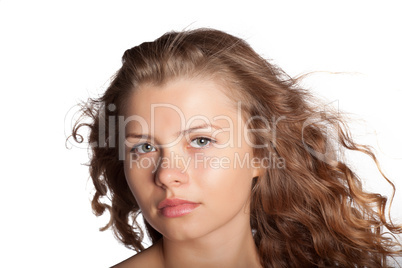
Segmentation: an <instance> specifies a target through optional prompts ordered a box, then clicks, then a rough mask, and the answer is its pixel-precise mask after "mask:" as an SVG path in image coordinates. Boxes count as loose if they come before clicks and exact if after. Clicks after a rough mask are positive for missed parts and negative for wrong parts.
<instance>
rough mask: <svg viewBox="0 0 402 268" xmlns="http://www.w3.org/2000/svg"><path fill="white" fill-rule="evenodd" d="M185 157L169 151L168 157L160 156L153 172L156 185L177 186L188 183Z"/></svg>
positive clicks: (163, 186) (164, 186)
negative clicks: (154, 172)
mask: <svg viewBox="0 0 402 268" xmlns="http://www.w3.org/2000/svg"><path fill="white" fill-rule="evenodd" d="M185 162H186V159H185V158H184V157H183V156H181V155H177V154H175V153H174V152H170V153H169V156H168V157H162V159H161V161H160V162H159V163H160V164H159V166H158V168H157V170H156V174H155V183H156V185H158V186H160V187H162V188H170V187H178V186H181V185H183V184H186V183H188V180H189V178H188V173H187V170H186V168H187V166H186V163H185Z"/></svg>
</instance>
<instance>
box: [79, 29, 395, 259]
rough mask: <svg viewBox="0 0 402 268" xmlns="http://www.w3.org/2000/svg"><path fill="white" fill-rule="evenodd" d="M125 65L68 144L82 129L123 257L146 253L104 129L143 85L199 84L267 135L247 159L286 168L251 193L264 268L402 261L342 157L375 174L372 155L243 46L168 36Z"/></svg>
mask: <svg viewBox="0 0 402 268" xmlns="http://www.w3.org/2000/svg"><path fill="white" fill-rule="evenodd" d="M122 61H123V65H122V67H121V69H120V70H119V71H118V72H117V73H116V75H115V76H114V77H113V80H112V82H111V84H110V86H109V87H108V89H107V90H106V92H105V93H104V95H103V96H101V97H100V98H98V99H90V100H89V101H88V102H87V103H85V104H83V105H82V112H83V117H86V118H88V117H89V119H90V122H89V123H88V121H86V122H84V121H81V120H78V121H77V122H76V125H75V126H74V129H73V134H72V136H73V138H74V139H75V141H77V142H80V141H82V136H81V135H80V134H79V133H78V132H79V129H80V128H81V127H83V126H85V127H89V130H90V132H89V143H90V144H91V160H90V164H89V166H90V176H91V178H92V181H93V184H94V186H95V190H96V191H95V194H94V196H93V200H92V208H93V211H94V213H95V214H96V215H98V216H99V215H102V214H103V213H104V212H105V211H106V210H108V211H109V212H110V222H109V223H108V224H107V225H106V226H105V227H104V228H103V229H102V230H104V229H107V228H109V227H110V228H112V229H113V231H114V233H115V235H116V237H117V238H118V239H119V240H120V241H121V242H122V243H124V244H125V245H126V246H127V247H129V248H132V249H134V250H136V251H137V252H139V251H142V250H143V249H144V247H143V245H142V241H143V237H144V232H143V231H142V230H141V228H140V227H139V224H138V222H137V216H138V215H139V214H140V213H141V211H140V209H139V206H138V204H137V203H136V200H135V198H134V196H133V194H132V193H131V191H130V188H129V186H128V184H127V182H126V178H125V175H124V170H123V161H122V160H120V158H119V152H118V150H119V148H118V146H116V144H118V142H119V141H118V135H115V133H118V129H117V126H118V124H117V121H114V122H109V121H110V120H117V116H118V115H123V114H124V109H125V105H127V103H126V100H127V99H128V96H129V95H130V94H132V92H133V91H135V90H136V89H137V88H138V87H139V86H140V85H143V84H145V83H147V84H152V85H162V84H164V83H167V82H169V81H171V80H173V79H176V78H183V77H184V78H202V79H212V80H214V81H216V82H218V83H221V84H222V85H224V86H225V88H226V89H227V93H228V96H230V97H231V98H233V100H234V101H239V100H240V101H241V105H242V107H241V108H242V111H243V112H244V114H243V117H244V119H245V121H247V120H248V119H249V118H265V119H266V120H267V121H266V122H269V126H267V124H266V122H265V121H264V120H252V121H251V123H250V124H249V128H250V129H263V128H265V129H267V131H266V132H262V131H255V132H253V141H254V143H255V144H260V145H262V146H258V148H254V154H255V155H256V156H258V157H261V158H263V157H268V156H272V155H274V156H276V157H278V158H279V157H280V158H281V159H284V161H285V167H284V168H266V170H265V172H264V175H262V176H260V177H258V178H255V180H254V183H253V188H252V190H251V222H250V224H251V228H252V230H253V233H254V241H255V244H256V245H257V248H258V250H259V256H260V261H261V264H262V266H263V267H387V264H388V259H389V258H393V257H398V256H401V255H402V250H401V244H400V243H399V242H398V240H397V239H396V238H395V236H394V235H393V234H400V233H401V232H402V227H401V226H399V225H396V224H393V223H392V221H391V219H390V218H389V214H387V213H386V209H387V203H388V202H387V198H386V197H384V196H382V195H380V194H376V193H368V192H366V191H364V190H363V189H362V183H361V181H360V179H359V178H358V176H357V175H356V173H354V172H353V171H352V170H351V168H350V167H349V166H348V165H347V164H346V163H345V162H346V161H345V160H344V158H343V157H342V155H343V153H342V152H343V151H347V150H352V151H360V152H362V153H363V154H366V155H368V156H370V157H371V158H372V159H373V160H374V163H375V164H377V167H378V169H379V170H380V168H379V165H378V161H377V158H376V157H375V155H374V153H373V152H372V150H371V149H370V147H368V146H364V145H359V144H356V143H355V142H354V141H353V140H352V138H351V136H350V134H349V131H348V128H347V126H346V124H345V120H344V119H343V118H341V115H339V114H338V113H335V112H322V111H320V108H319V107H320V106H319V105H316V104H317V102H315V101H313V98H312V96H311V95H310V94H309V93H308V92H307V91H306V90H304V89H303V88H301V86H300V83H299V82H298V79H293V78H291V77H289V76H288V75H286V74H285V73H284V72H283V71H282V70H281V69H279V68H278V67H276V66H275V65H273V64H271V63H270V62H269V61H267V60H266V59H264V58H262V57H261V56H259V55H258V54H257V53H256V52H255V51H254V50H253V49H252V48H251V47H250V46H249V45H248V44H247V43H246V42H245V41H244V40H242V39H239V38H237V37H234V36H232V35H229V34H227V33H224V32H221V31H217V30H212V29H198V30H192V31H184V32H170V33H166V34H164V35H163V36H161V37H160V38H158V39H156V40H155V41H154V42H146V43H142V44H141V45H139V46H136V47H133V48H131V49H129V50H127V51H126V52H125V53H124V55H123V60H122ZM111 105H112V106H111ZM110 107H112V108H110ZM279 118H281V119H280V120H278V119H279ZM263 121H264V122H263ZM109 128H115V129H109ZM273 130H275V131H273ZM380 172H381V170H380ZM381 174H382V173H381ZM383 177H384V182H385V181H387V182H388V183H390V185H391V186H392V188H393V190H394V192H395V187H394V185H393V184H392V183H391V182H390V181H389V180H388V179H387V178H386V177H385V176H384V175H383ZM103 197H109V198H110V200H111V205H108V204H107V202H104V201H103ZM391 200H392V199H391ZM391 203H392V202H391ZM145 226H146V229H147V230H146V231H147V233H148V235H149V236H150V238H151V241H152V242H153V243H155V242H156V241H157V240H159V239H160V238H161V237H162V235H161V234H160V233H159V232H158V231H156V230H155V229H153V228H152V227H151V226H150V225H149V224H148V223H147V222H146V220H145ZM386 230H388V231H389V232H386ZM387 233H388V234H391V235H388V234H387Z"/></svg>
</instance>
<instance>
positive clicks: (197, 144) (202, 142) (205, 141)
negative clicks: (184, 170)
mask: <svg viewBox="0 0 402 268" xmlns="http://www.w3.org/2000/svg"><path fill="white" fill-rule="evenodd" d="M210 143H211V139H209V138H204V137H200V138H196V139H194V140H192V141H191V143H190V145H191V146H192V147H194V148H202V147H206V146H208V145H209V144H210Z"/></svg>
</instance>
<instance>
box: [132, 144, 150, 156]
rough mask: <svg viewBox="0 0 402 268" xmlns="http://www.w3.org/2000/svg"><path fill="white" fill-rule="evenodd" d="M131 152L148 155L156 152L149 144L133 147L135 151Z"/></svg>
mask: <svg viewBox="0 0 402 268" xmlns="http://www.w3.org/2000/svg"><path fill="white" fill-rule="evenodd" d="M131 151H134V152H137V153H140V154H146V153H150V152H154V151H156V149H155V147H154V146H153V145H151V144H149V143H143V144H139V145H136V146H134V147H133V149H132V150H131Z"/></svg>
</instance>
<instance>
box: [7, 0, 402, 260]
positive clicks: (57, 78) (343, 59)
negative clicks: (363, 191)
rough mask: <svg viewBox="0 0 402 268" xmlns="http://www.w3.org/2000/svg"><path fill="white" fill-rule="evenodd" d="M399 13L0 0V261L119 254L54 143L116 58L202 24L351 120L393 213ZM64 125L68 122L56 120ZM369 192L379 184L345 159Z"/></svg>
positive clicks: (382, 7)
mask: <svg viewBox="0 0 402 268" xmlns="http://www.w3.org/2000/svg"><path fill="white" fill-rule="evenodd" d="M401 26H402V17H401V15H400V7H399V6H398V4H397V1H394V2H390V1H381V2H380V1H264V2H263V1H260V2H258V1H238V2H236V1H202V2H201V1H200V2H197V3H193V4H192V3H190V1H159V2H153V1H77V0H74V1H28V0H25V1H18V0H13V1H7V0H0V38H1V39H0V90H1V105H0V109H1V132H0V135H1V152H2V158H1V159H2V161H1V169H0V172H1V173H0V174H1V195H0V198H1V200H0V204H1V221H0V241H1V242H0V243H1V247H2V249H1V258H0V266H1V267H39V266H40V267H107V266H111V265H113V264H115V263H117V262H120V261H122V260H123V259H125V258H127V257H129V256H131V255H132V254H133V252H131V251H129V250H127V249H125V248H124V247H123V246H122V245H120V244H119V243H118V242H117V241H116V240H115V239H114V238H113V236H112V234H111V232H109V231H107V232H104V233H101V232H98V228H99V227H101V226H103V224H105V223H106V222H107V217H102V218H100V219H97V218H96V217H95V216H94V215H93V214H92V213H91V207H90V201H89V200H90V193H91V192H92V184H91V183H90V182H89V181H88V169H87V167H85V166H83V165H80V163H85V162H86V161H87V151H86V150H85V149H79V148H73V149H72V150H67V149H66V148H65V138H66V137H65V125H67V126H68V125H69V123H70V122H69V121H68V120H69V116H70V114H69V113H68V111H69V109H70V108H71V107H73V106H74V104H76V103H77V102H78V101H80V100H85V99H86V98H88V97H89V96H91V97H94V96H95V97H96V96H97V94H98V93H101V92H102V91H103V90H104V89H105V87H106V86H107V83H108V81H109V77H110V76H112V75H113V73H114V72H115V71H116V70H117V69H118V68H119V67H120V59H121V56H122V55H123V52H124V51H125V50H126V49H127V48H130V47H132V46H135V45H138V44H140V43H141V42H144V41H151V40H154V39H155V38H157V37H159V36H160V35H161V34H163V33H164V32H166V31H170V30H182V29H184V28H190V29H192V28H197V27H213V28H217V29H220V30H224V31H227V32H229V33H231V34H234V35H237V36H239V37H242V38H245V39H246V40H247V41H248V42H249V43H250V44H251V45H252V46H253V47H254V48H255V49H256V50H257V52H259V53H260V54H262V55H263V56H264V57H266V58H270V59H273V60H274V62H275V63H277V64H279V66H281V67H282V68H283V69H284V70H285V71H287V72H288V73H289V74H291V75H292V76H295V75H299V74H302V73H305V72H308V71H327V72H348V73H347V74H338V75H331V74H328V73H319V74H316V75H313V76H311V77H310V78H308V79H307V80H306V82H305V84H306V86H308V87H311V88H312V89H313V90H314V91H315V92H316V94H318V95H320V96H322V97H323V98H325V99H326V100H327V101H328V102H329V103H330V102H334V101H335V103H337V104H338V105H339V108H340V109H341V110H344V111H346V112H348V113H350V114H351V115H353V116H352V117H353V118H356V119H362V120H365V121H362V120H360V121H359V123H358V124H356V123H355V124H354V125H353V129H355V133H356V134H357V140H358V141H362V142H365V143H369V144H371V145H373V146H374V147H375V148H376V150H377V152H378V156H379V158H380V161H381V164H382V166H383V168H384V171H385V173H386V175H388V176H389V178H390V179H391V180H393V181H394V182H395V184H396V187H397V196H396V198H395V200H394V206H393V208H392V211H391V213H392V215H393V216H394V217H395V218H396V219H397V220H398V219H399V222H401V219H402V150H401V149H402V142H401V131H402V127H401V115H402V108H401V101H402V86H401V83H400V78H401V71H402V68H401V62H402V53H401V48H402V41H401V38H400V36H401V34H400V33H401ZM65 118H67V122H66V123H67V124H65V122H64V120H65ZM353 163H354V166H355V167H356V168H357V169H359V170H360V173H359V174H361V175H362V177H364V178H365V184H366V185H367V187H368V189H371V190H376V191H380V192H381V193H383V194H389V192H390V187H388V186H387V184H386V183H385V181H384V180H383V179H382V178H381V177H380V176H379V174H378V172H377V173H376V172H375V167H374V166H373V164H372V163H371V162H370V161H368V160H367V158H366V157H362V156H359V155H358V156H355V155H353Z"/></svg>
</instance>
